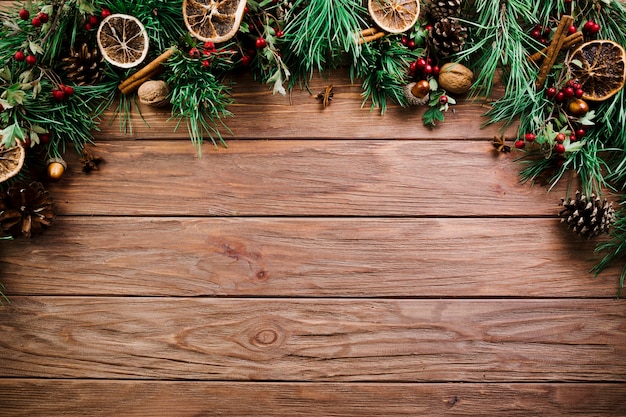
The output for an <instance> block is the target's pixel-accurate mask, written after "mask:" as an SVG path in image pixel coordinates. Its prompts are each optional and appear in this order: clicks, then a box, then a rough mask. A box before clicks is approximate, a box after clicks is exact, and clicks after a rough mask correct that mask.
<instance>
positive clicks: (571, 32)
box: [567, 25, 578, 35]
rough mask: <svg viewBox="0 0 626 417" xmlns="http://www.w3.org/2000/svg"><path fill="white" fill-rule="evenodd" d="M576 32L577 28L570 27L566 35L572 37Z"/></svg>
mask: <svg viewBox="0 0 626 417" xmlns="http://www.w3.org/2000/svg"><path fill="white" fill-rule="evenodd" d="M576 32H578V28H577V27H576V26H574V25H571V26H570V27H569V28H568V29H567V33H568V35H573V34H574V33H576Z"/></svg>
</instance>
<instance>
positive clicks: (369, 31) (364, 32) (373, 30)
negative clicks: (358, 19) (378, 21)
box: [361, 28, 378, 36]
mask: <svg viewBox="0 0 626 417" xmlns="http://www.w3.org/2000/svg"><path fill="white" fill-rule="evenodd" d="M376 32H378V29H376V28H367V29H363V30H362V31H361V36H371V35H373V34H374V33H376Z"/></svg>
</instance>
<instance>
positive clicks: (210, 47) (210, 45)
mask: <svg viewBox="0 0 626 417" xmlns="http://www.w3.org/2000/svg"><path fill="white" fill-rule="evenodd" d="M204 49H207V50H209V51H214V50H215V44H214V43H213V42H211V41H207V42H205V43H204Z"/></svg>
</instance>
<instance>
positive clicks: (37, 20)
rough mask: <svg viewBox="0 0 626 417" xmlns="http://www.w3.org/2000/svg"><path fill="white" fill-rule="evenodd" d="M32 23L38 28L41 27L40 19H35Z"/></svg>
mask: <svg viewBox="0 0 626 417" xmlns="http://www.w3.org/2000/svg"><path fill="white" fill-rule="evenodd" d="M30 23H31V24H32V25H33V26H35V27H36V28H38V27H39V26H41V19H40V18H38V17H33V20H31V21H30Z"/></svg>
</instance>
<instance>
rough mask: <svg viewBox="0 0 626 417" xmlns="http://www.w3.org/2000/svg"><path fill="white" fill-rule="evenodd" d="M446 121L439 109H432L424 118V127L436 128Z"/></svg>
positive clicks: (426, 112)
mask: <svg viewBox="0 0 626 417" xmlns="http://www.w3.org/2000/svg"><path fill="white" fill-rule="evenodd" d="M444 120H445V116H444V114H443V112H442V111H441V110H440V109H439V107H430V108H429V109H428V110H426V111H425V112H424V115H423V116H422V121H423V122H424V126H428V127H435V126H437V122H443V121H444Z"/></svg>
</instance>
